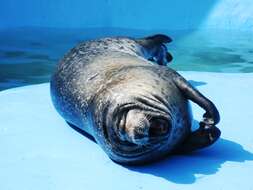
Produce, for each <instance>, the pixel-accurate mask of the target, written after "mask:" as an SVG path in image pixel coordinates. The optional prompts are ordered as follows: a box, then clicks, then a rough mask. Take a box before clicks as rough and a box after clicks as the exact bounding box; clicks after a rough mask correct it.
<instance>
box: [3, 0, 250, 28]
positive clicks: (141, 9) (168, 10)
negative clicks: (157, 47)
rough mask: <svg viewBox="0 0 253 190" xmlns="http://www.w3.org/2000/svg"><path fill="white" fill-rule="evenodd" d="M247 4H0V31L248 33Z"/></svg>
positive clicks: (164, 0) (150, 0)
mask: <svg viewBox="0 0 253 190" xmlns="http://www.w3.org/2000/svg"><path fill="white" fill-rule="evenodd" d="M252 10H253V1H252V0H187V1H186V0H89V1H88V0H1V2H0V28H7V27H20V26H42V27H61V28H87V27H124V28H137V29H169V30H170V29H196V28H204V29H205V28H221V29H238V28H239V29H244V30H252V29H253V14H252Z"/></svg>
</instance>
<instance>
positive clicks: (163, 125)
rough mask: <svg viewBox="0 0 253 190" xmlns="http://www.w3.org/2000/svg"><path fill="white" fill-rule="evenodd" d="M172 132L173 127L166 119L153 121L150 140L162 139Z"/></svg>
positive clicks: (151, 121) (151, 122)
mask: <svg viewBox="0 0 253 190" xmlns="http://www.w3.org/2000/svg"><path fill="white" fill-rule="evenodd" d="M170 130H171V125H170V123H169V122H168V121H166V120H164V119H157V118H154V119H151V120H150V128H149V137H150V138H160V137H164V136H167V135H168V134H169V132H170Z"/></svg>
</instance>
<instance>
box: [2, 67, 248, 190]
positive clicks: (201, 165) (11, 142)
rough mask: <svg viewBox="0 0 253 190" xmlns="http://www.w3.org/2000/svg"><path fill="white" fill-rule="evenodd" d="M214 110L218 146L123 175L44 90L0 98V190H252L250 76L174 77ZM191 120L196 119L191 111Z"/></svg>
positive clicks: (44, 87)
mask: <svg viewBox="0 0 253 190" xmlns="http://www.w3.org/2000/svg"><path fill="white" fill-rule="evenodd" d="M181 74H182V75H183V76H185V77H186V78H187V79H188V80H191V82H192V84H194V85H195V86H196V87H197V88H198V89H199V90H200V91H201V92H203V93H204V94H205V95H206V96H208V97H209V98H210V99H211V100H212V101H213V102H214V103H215V104H216V105H217V107H218V109H219V111H220V115H221V122H220V124H219V125H218V127H219V128H220V129H221V131H222V138H221V139H220V140H219V141H218V142H217V143H216V144H215V145H213V146H212V147H210V148H207V149H205V150H202V151H199V152H196V153H194V154H191V155H185V156H173V157H169V158H168V159H166V160H164V161H160V162H157V163H155V164H152V165H147V166H142V167H123V166H121V165H118V164H116V163H114V162H112V161H111V160H110V159H109V158H108V157H107V155H106V154H105V153H104V152H103V151H102V149H101V148H100V147H99V146H98V145H97V144H95V143H94V142H92V141H90V140H89V139H87V138H86V137H84V136H82V135H81V134H80V133H78V132H76V131H74V130H73V129H72V128H70V127H69V126H68V125H67V124H66V123H65V121H64V120H63V119H62V118H61V117H60V116H59V115H58V114H57V113H56V111H55V110H54V108H53V106H52V103H51V100H50V96H49V85H48V84H41V85H34V86H27V87H22V88H16V89H10V90H6V91H2V92H0V105H1V108H0V120H1V124H0V189H1V190H7V189H8V190H17V189H18V190H35V189H36V190H40V189H41V190H51V189H52V190H58V189H59V190H79V189H80V190H101V189H102V190H107V189H108V190H113V189H115V190H116V189H120V190H142V189H143V190H154V189H159V190H163V189H164V190H169V189H173V190H176V189H180V190H183V189H194V190H197V189H201V190H203V189H205V190H208V189H211V190H216V189H217V190H218V189H225V190H228V189H229V190H233V189H238V188H240V189H243V190H250V189H253V180H252V179H253V178H252V176H253V124H252V118H253V74H220V73H219V74H216V73H196V72H181ZM193 113H194V116H195V119H196V120H199V119H200V118H201V116H202V114H203V111H202V110H201V109H200V108H198V107H196V106H193Z"/></svg>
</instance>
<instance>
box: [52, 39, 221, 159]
mask: <svg viewBox="0 0 253 190" xmlns="http://www.w3.org/2000/svg"><path fill="white" fill-rule="evenodd" d="M171 41H172V40H171V38H170V37H168V36H166V35H162V34H157V35H153V36H148V37H145V38H129V37H113V38H109V37H108V38H102V39H97V40H90V41H86V42H83V43H81V44H79V45H77V46H76V47H74V48H73V49H71V50H70V51H69V52H68V53H67V54H66V55H65V56H64V57H63V59H62V60H61V61H60V62H59V64H58V66H57V69H56V71H55V72H54V74H53V75H52V78H51V82H50V91H51V97H52V101H53V105H54V106H55V108H56V110H57V111H58V112H59V114H60V115H61V116H62V117H63V118H64V119H65V120H66V121H67V122H68V123H70V124H71V125H73V126H75V127H77V128H78V129H81V130H84V131H85V132H86V133H88V134H90V135H91V136H93V137H94V139H95V141H96V142H97V143H98V144H99V145H100V146H101V147H102V149H103V150H104V151H105V152H106V153H107V154H108V156H109V157H110V158H111V159H112V160H113V161H115V162H118V163H121V164H144V163H148V162H151V161H155V160H157V159H160V158H164V157H165V156H166V155H168V154H171V153H185V152H191V151H194V150H197V149H200V148H204V147H207V146H209V145H211V144H213V143H214V142H215V141H216V140H217V139H218V138H219V136H220V130H219V129H218V128H217V127H216V126H215V125H216V124H217V123H218V122H219V120H220V116H219V112H218V110H217V108H216V107H215V105H214V104H213V103H212V102H211V101H210V100H209V99H207V98H206V97H205V96H204V95H202V94H201V93H200V92H199V91H198V90H196V89H195V88H194V87H193V86H191V84H189V83H188V82H187V81H186V80H185V79H184V78H183V77H182V76H181V75H179V74H178V73H177V72H176V71H174V70H172V69H171V68H169V67H167V66H166V65H167V64H168V62H169V61H171V60H172V56H171V54H170V53H168V52H167V48H166V46H165V44H166V43H169V42H171ZM189 100H191V101H193V102H194V103H196V104H198V105H199V106H200V107H202V108H203V109H204V110H205V114H204V115H203V120H202V121H201V122H200V127H199V129H198V130H196V131H192V130H191V125H192V118H193V117H192V112H191V108H190V105H189Z"/></svg>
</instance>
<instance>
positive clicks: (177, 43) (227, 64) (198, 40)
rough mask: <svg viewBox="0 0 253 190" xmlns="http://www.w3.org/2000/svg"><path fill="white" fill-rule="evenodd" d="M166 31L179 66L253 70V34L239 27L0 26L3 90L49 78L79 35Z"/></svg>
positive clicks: (0, 85) (0, 81) (174, 64)
mask: <svg viewBox="0 0 253 190" xmlns="http://www.w3.org/2000/svg"><path fill="white" fill-rule="evenodd" d="M155 33H166V34H167V35H170V36H171V37H172V38H173V40H174V41H173V42H172V43H171V44H169V45H168V49H169V51H170V52H171V53H172V54H173V57H174V60H173V62H172V64H171V65H170V66H171V67H172V68H174V69H176V70H183V71H208V72H244V73H247V72H253V46H252V44H253V36H252V34H250V33H248V32H239V31H183V30H180V31H179V30H178V31H166V30H164V31H161V30H160V31H154V30H153V31H152V30H150V31H144V30H128V29H119V28H114V29H111V28H99V29H53V28H18V29H5V30H3V29H2V30H0V90H3V89H7V88H12V87H18V86H23V85H29V84H37V83H43V82H48V81H49V79H50V76H51V74H52V72H53V70H54V69H55V66H56V64H57V62H58V61H59V59H60V58H61V57H62V56H63V55H64V53H66V52H67V51H68V50H69V49H70V48H72V47H73V46H75V45H76V44H78V43H79V42H81V41H85V40H89V39H94V38H99V37H105V36H115V35H117V36H133V37H140V36H145V35H150V34H155Z"/></svg>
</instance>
